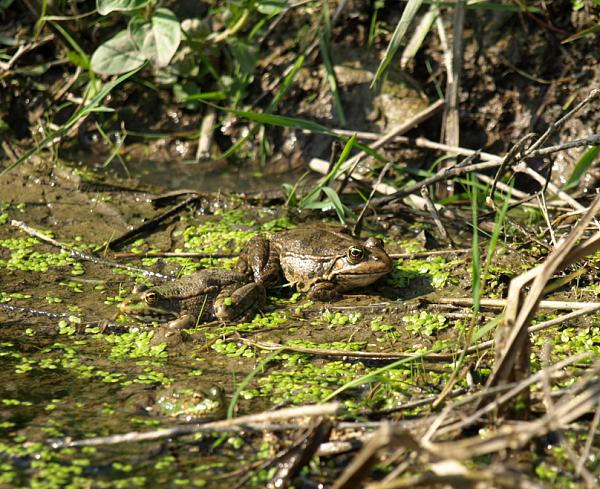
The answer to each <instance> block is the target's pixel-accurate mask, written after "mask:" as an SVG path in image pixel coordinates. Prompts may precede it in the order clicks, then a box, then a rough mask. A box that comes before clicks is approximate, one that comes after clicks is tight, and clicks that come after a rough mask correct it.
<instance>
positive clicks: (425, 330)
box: [403, 311, 449, 336]
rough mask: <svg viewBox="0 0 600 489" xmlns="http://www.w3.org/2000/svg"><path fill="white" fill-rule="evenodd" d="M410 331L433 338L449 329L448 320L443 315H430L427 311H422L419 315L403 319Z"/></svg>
mask: <svg viewBox="0 0 600 489" xmlns="http://www.w3.org/2000/svg"><path fill="white" fill-rule="evenodd" d="M403 320H404V322H405V323H407V324H406V329H407V330H408V331H413V332H415V333H418V334H421V335H424V336H432V335H433V334H435V333H437V332H439V331H441V330H442V329H444V328H447V327H448V326H449V324H447V319H446V317H445V316H443V315H442V314H438V313H429V312H427V311H421V312H420V313H418V314H409V315H407V316H404V318H403Z"/></svg>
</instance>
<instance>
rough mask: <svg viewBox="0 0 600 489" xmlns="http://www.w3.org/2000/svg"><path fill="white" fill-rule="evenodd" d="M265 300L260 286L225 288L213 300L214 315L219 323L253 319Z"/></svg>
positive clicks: (255, 284) (251, 284)
mask: <svg viewBox="0 0 600 489" xmlns="http://www.w3.org/2000/svg"><path fill="white" fill-rule="evenodd" d="M265 300H266V292H265V288H264V286H263V285H262V284H257V283H254V282H250V283H249V284H246V285H243V286H242V287H238V288H237V289H232V287H226V288H225V289H223V290H222V291H221V292H220V293H219V295H218V296H217V298H216V299H215V305H214V314H215V316H216V317H217V319H220V320H221V321H235V320H244V319H249V318H251V317H254V315H255V314H256V312H257V311H258V310H259V309H260V308H261V307H262V306H263V305H264V303H265Z"/></svg>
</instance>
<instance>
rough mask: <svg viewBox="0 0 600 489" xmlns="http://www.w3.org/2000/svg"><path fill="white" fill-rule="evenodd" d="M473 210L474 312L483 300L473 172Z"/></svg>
mask: <svg viewBox="0 0 600 489" xmlns="http://www.w3.org/2000/svg"><path fill="white" fill-rule="evenodd" d="M471 181H472V183H473V186H472V187H471V210H472V219H473V243H472V244H471V254H472V260H473V261H472V265H471V283H472V288H473V290H472V292H473V312H474V313H475V314H477V313H478V312H479V303H480V301H481V256H480V253H479V226H478V223H477V215H478V213H479V203H478V202H477V185H476V183H477V177H476V176H475V174H474V173H471Z"/></svg>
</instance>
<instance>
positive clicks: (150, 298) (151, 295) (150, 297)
mask: <svg viewBox="0 0 600 489" xmlns="http://www.w3.org/2000/svg"><path fill="white" fill-rule="evenodd" d="M157 299H158V296H157V295H156V292H152V291H149V292H146V294H145V295H144V300H145V301H146V304H149V305H152V304H154V303H155V302H156V300H157Z"/></svg>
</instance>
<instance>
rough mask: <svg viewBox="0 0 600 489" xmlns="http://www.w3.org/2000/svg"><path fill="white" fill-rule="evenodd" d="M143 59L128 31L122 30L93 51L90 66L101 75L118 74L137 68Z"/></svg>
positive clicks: (144, 58) (142, 62) (144, 59)
mask: <svg viewBox="0 0 600 489" xmlns="http://www.w3.org/2000/svg"><path fill="white" fill-rule="evenodd" d="M145 61H146V57H145V56H144V55H143V54H142V53H141V52H140V51H139V49H138V48H137V46H136V44H135V42H134V41H133V39H132V37H131V35H130V34H129V31H127V30H124V31H121V32H119V33H118V34H117V35H116V36H115V37H113V38H111V39H109V40H108V41H106V42H105V43H103V44H101V45H100V46H99V47H98V49H96V51H94V54H92V60H91V66H92V70H94V71H95V72H96V73H100V74H101V75H119V74H121V73H126V72H128V71H131V70H135V69H136V68H139V67H140V66H142V65H143V64H144V62H145Z"/></svg>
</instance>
